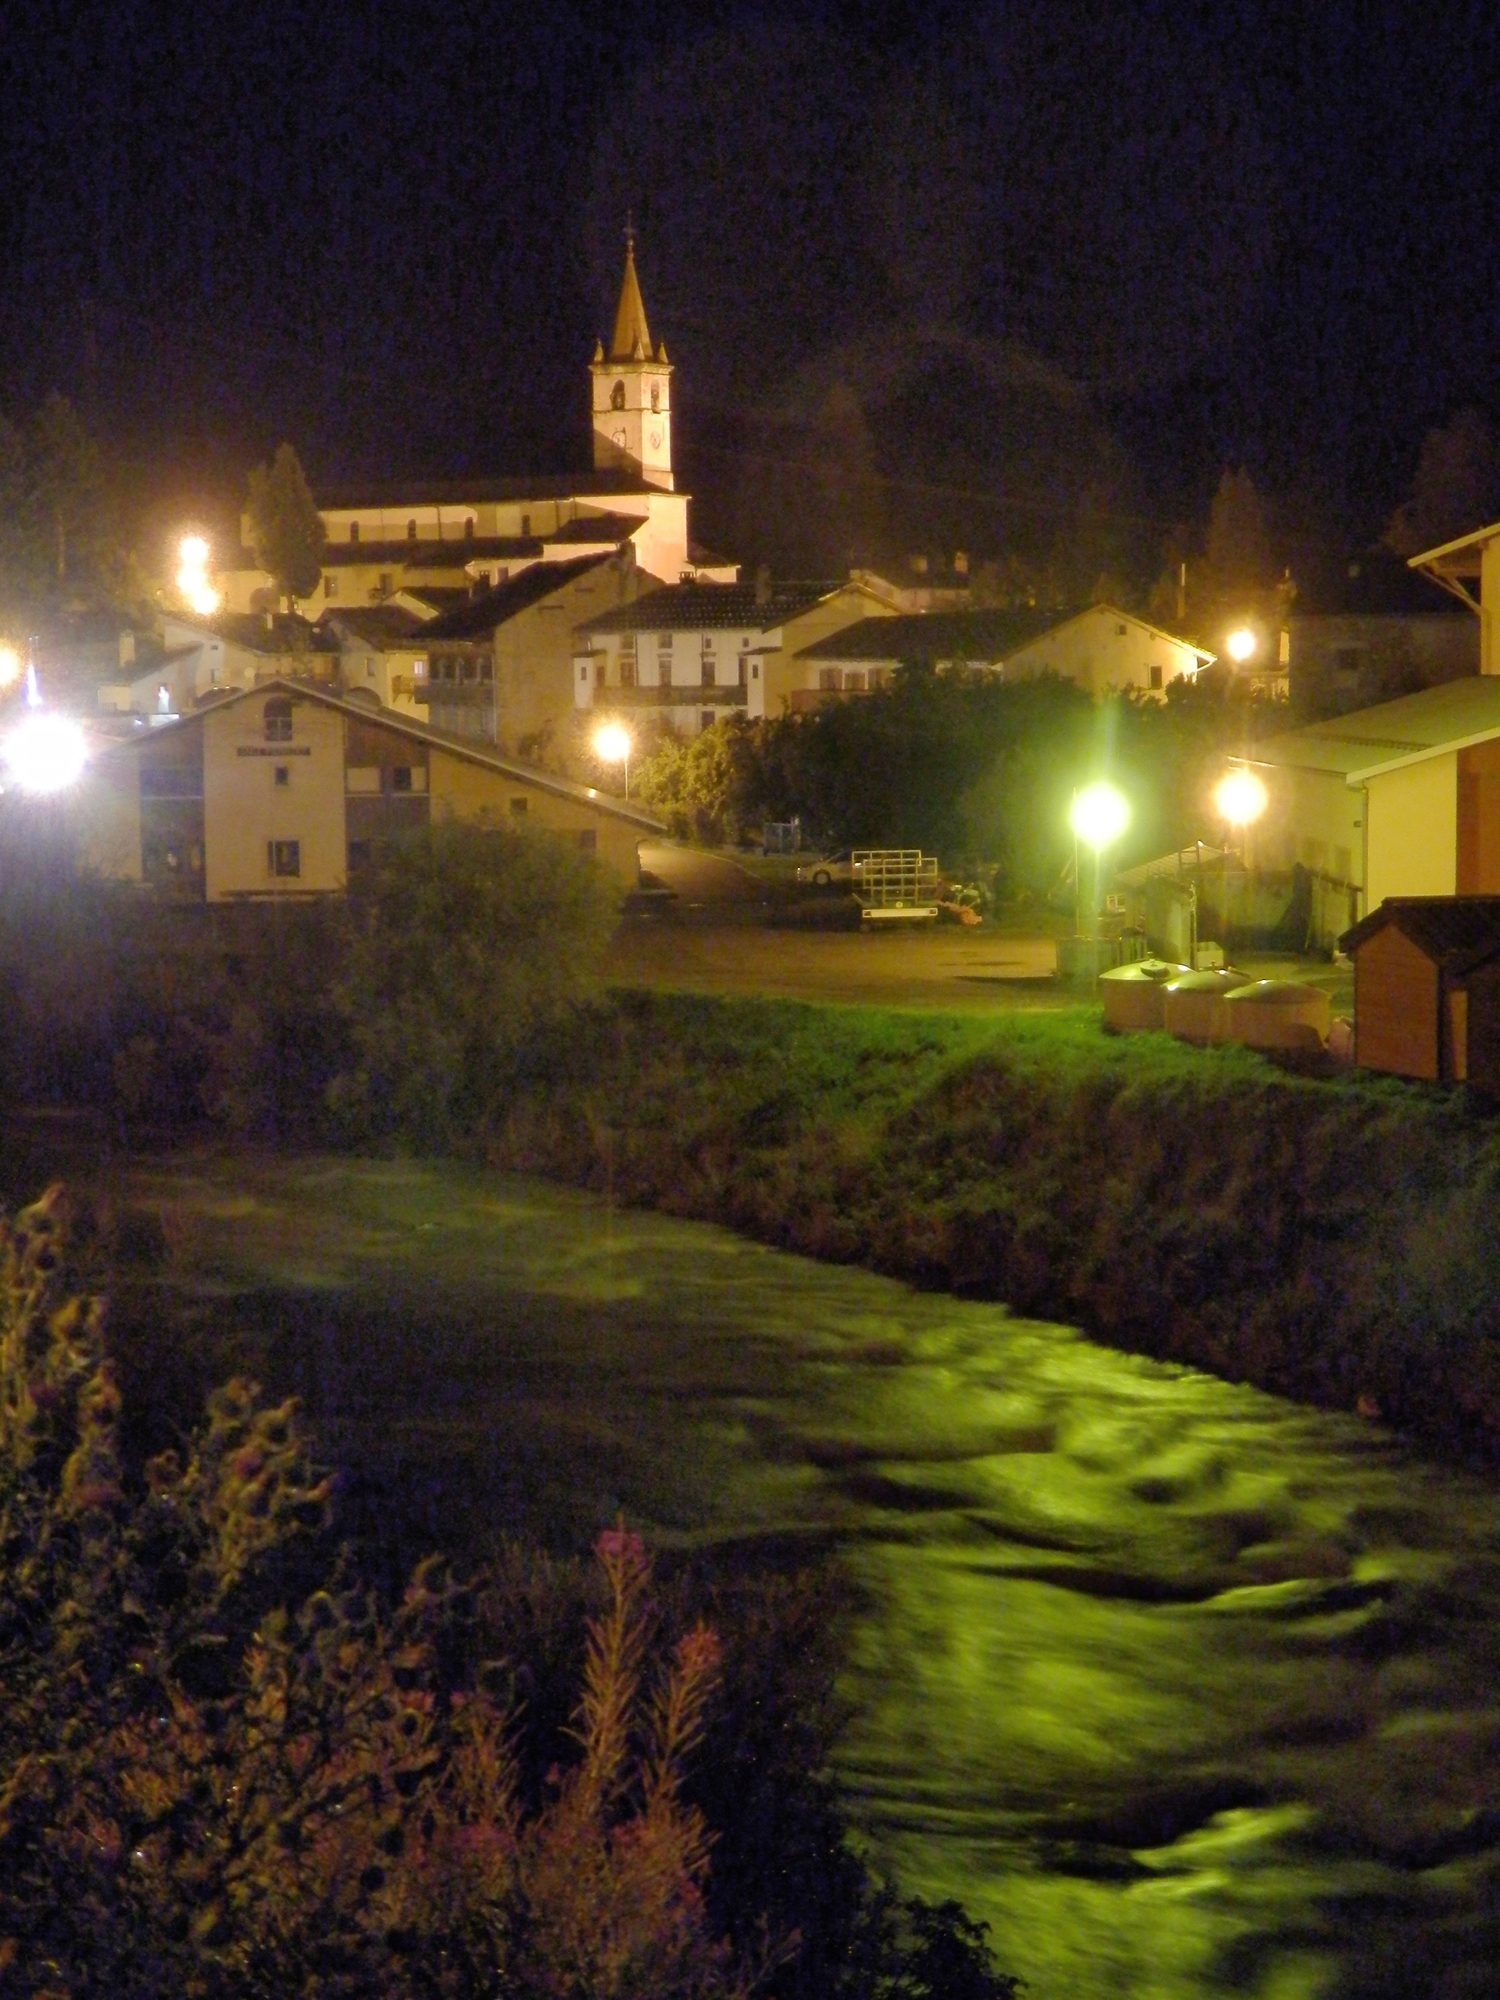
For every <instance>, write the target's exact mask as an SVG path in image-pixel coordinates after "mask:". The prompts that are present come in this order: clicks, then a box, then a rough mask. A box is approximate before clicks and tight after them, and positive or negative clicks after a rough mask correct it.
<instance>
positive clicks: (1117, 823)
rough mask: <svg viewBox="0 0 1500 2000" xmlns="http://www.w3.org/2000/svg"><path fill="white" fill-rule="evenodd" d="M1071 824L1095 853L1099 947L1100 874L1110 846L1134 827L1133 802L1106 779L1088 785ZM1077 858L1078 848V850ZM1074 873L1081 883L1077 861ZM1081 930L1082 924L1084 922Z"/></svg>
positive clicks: (1092, 920) (1093, 913)
mask: <svg viewBox="0 0 1500 2000" xmlns="http://www.w3.org/2000/svg"><path fill="white" fill-rule="evenodd" d="M1068 824H1069V825H1070V826H1071V827H1072V829H1073V838H1074V840H1075V841H1079V840H1081V841H1082V842H1083V844H1084V845H1085V846H1086V847H1091V848H1093V850H1094V893H1093V897H1092V900H1091V905H1090V916H1089V937H1090V938H1091V939H1092V940H1094V941H1095V942H1096V944H1097V939H1098V935H1099V871H1100V862H1101V857H1102V855H1103V853H1104V850H1105V848H1106V847H1112V846H1113V845H1114V843H1115V842H1116V841H1117V840H1118V839H1119V838H1120V835H1121V834H1122V833H1123V832H1124V831H1125V829H1126V827H1127V826H1128V825H1129V824H1130V802H1129V800H1128V799H1126V798H1125V796H1124V795H1123V793H1121V792H1118V791H1116V789H1115V787H1114V786H1113V785H1111V784H1107V783H1106V782H1105V781H1104V780H1103V779H1102V778H1101V779H1097V780H1096V781H1095V782H1094V783H1093V784H1092V785H1085V786H1084V787H1083V790H1082V791H1079V792H1075V793H1074V794H1073V804H1072V806H1071V808H1070V809H1069V812H1068ZM1074 854H1075V857H1076V854H1077V849H1076V848H1075V849H1074ZM1074 874H1075V877H1076V878H1078V882H1079V883H1081V871H1080V870H1079V869H1078V866H1077V862H1076V859H1075V862H1074ZM1079 928H1080V930H1081V929H1082V925H1081V922H1080V925H1079ZM1091 956H1092V958H1093V959H1094V961H1095V963H1094V972H1095V974H1097V972H1098V969H1099V968H1098V964H1097V959H1098V952H1097V949H1096V950H1095V951H1094V952H1093V953H1092V954H1091Z"/></svg>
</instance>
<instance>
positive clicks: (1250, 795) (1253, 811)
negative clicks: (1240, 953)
mask: <svg viewBox="0 0 1500 2000" xmlns="http://www.w3.org/2000/svg"><path fill="white" fill-rule="evenodd" d="M1268 803H1269V800H1268V795H1267V792H1266V788H1265V786H1264V785H1263V784H1262V783H1261V781H1260V779H1259V778H1257V777H1256V775H1255V773H1254V772H1253V771H1247V770H1246V769H1245V768H1244V766H1243V765H1241V766H1240V768H1239V769H1238V770H1234V771H1231V772H1230V773H1229V775H1228V777H1227V778H1221V779H1220V780H1219V782H1218V784H1217V785H1216V786H1215V788H1214V805H1215V806H1216V807H1217V809H1218V814H1219V817H1220V819H1222V820H1223V821H1224V823H1225V824H1226V825H1227V827H1228V828H1229V836H1230V839H1231V840H1232V839H1233V838H1234V835H1235V832H1236V831H1238V833H1239V836H1240V865H1241V867H1242V868H1243V867H1244V860H1245V856H1244V847H1245V830H1246V828H1247V827H1251V826H1253V825H1254V824H1255V822H1256V821H1257V820H1258V819H1259V818H1260V816H1261V814H1262V813H1263V812H1264V811H1265V809H1266V806H1267V804H1268ZM1229 951H1230V932H1229V842H1228V841H1226V842H1225V844H1224V956H1225V958H1226V959H1227V958H1228V956H1229Z"/></svg>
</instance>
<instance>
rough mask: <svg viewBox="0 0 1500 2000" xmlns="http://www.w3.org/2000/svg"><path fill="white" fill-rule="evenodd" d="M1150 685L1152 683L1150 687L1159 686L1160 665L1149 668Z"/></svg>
mask: <svg viewBox="0 0 1500 2000" xmlns="http://www.w3.org/2000/svg"><path fill="white" fill-rule="evenodd" d="M1151 685H1152V687H1153V688H1159V687H1160V686H1161V668H1160V667H1153V668H1152V669H1151Z"/></svg>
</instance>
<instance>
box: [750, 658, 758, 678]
mask: <svg viewBox="0 0 1500 2000" xmlns="http://www.w3.org/2000/svg"><path fill="white" fill-rule="evenodd" d="M750 678H751V680H753V681H758V680H759V679H760V661H759V660H752V661H751V662H750Z"/></svg>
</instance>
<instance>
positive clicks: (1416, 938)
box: [1339, 896, 1500, 972]
mask: <svg viewBox="0 0 1500 2000" xmlns="http://www.w3.org/2000/svg"><path fill="white" fill-rule="evenodd" d="M1387 924H1394V925H1395V927H1396V928H1397V930H1399V931H1400V932H1401V934H1402V936H1403V937H1408V938H1410V939H1411V941H1412V943H1413V944H1414V945H1416V947H1417V948H1418V950H1419V951H1421V952H1422V953H1423V954H1424V955H1425V956H1426V957H1427V958H1430V959H1431V960H1432V961H1433V963H1434V964H1435V965H1440V966H1442V968H1443V969H1444V971H1447V972H1458V971H1463V970H1465V969H1466V968H1467V967H1468V966H1470V965H1475V964H1478V963H1479V962H1480V961H1481V960H1483V959H1486V958H1489V957H1491V956H1492V955H1493V954H1494V953H1495V952H1496V951H1500V896H1388V897H1387V898H1386V900H1385V901H1384V902H1383V903H1382V904H1381V905H1380V907H1379V909H1378V910H1372V911H1371V912H1370V914H1369V915H1368V916H1367V917H1365V918H1363V919H1362V920H1361V921H1360V922H1359V923H1357V924H1356V925H1355V926H1354V928H1353V929H1352V930H1349V931H1345V933H1344V935H1343V936H1342V937H1341V938H1340V939H1339V948H1340V949H1341V950H1342V951H1353V950H1354V949H1355V948H1356V947H1357V946H1359V945H1361V944H1363V943H1364V941H1365V939H1366V938H1369V937H1373V936H1374V935H1375V933H1376V932H1377V931H1381V930H1384V929H1385V927H1386V925H1387Z"/></svg>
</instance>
